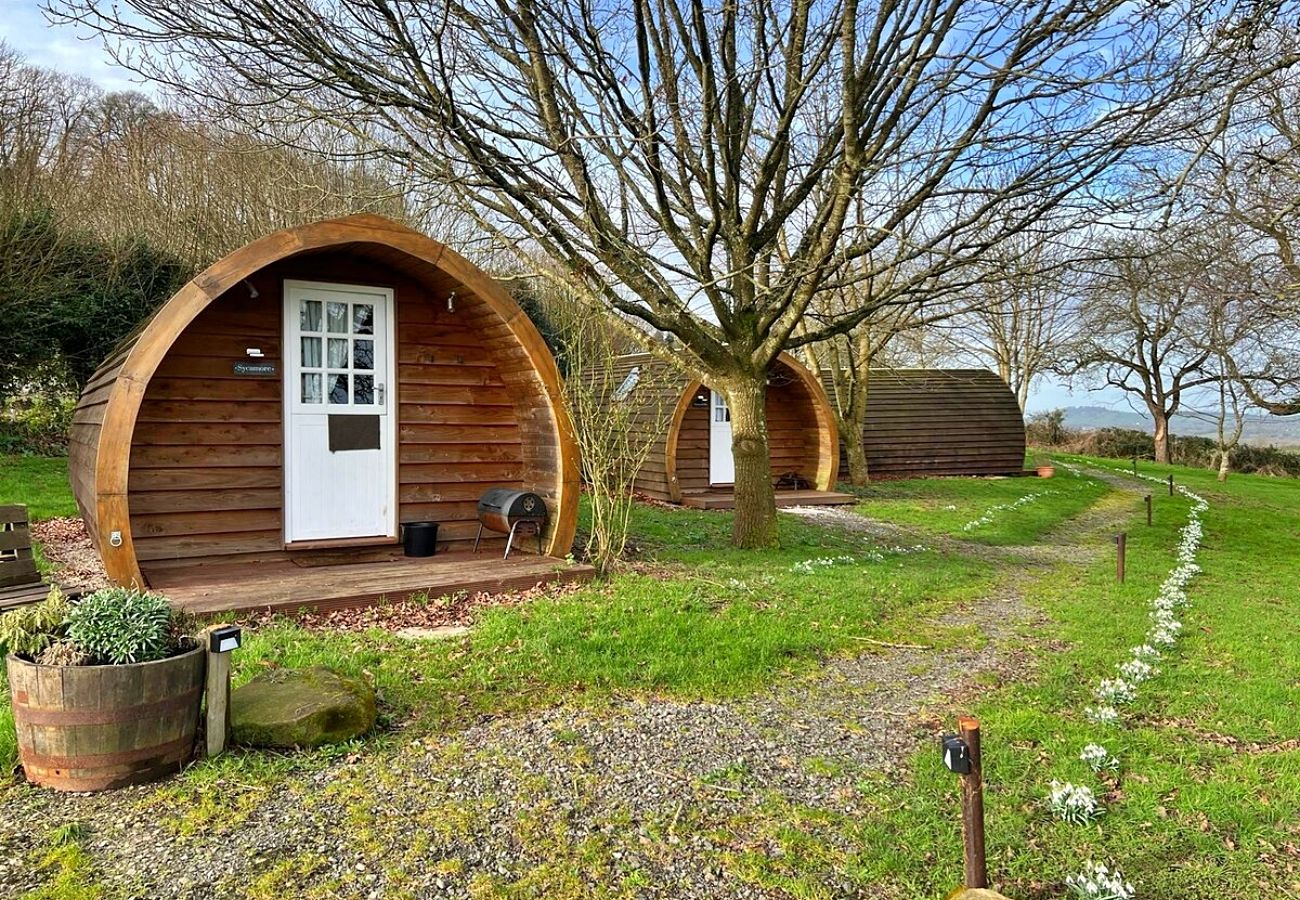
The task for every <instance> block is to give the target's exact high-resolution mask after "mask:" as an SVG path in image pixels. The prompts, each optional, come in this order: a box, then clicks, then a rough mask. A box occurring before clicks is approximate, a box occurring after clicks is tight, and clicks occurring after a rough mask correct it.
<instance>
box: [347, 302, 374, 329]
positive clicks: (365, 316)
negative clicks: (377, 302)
mask: <svg viewBox="0 0 1300 900" xmlns="http://www.w3.org/2000/svg"><path fill="white" fill-rule="evenodd" d="M352 332H353V333H354V334H374V333H375V308H374V306H373V305H371V304H369V303H354V304H352Z"/></svg>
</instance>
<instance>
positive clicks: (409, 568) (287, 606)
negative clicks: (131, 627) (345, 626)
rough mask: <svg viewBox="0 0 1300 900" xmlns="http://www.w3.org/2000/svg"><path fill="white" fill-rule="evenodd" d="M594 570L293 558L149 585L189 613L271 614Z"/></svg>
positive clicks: (198, 569)
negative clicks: (325, 561) (298, 560)
mask: <svg viewBox="0 0 1300 900" xmlns="http://www.w3.org/2000/svg"><path fill="white" fill-rule="evenodd" d="M593 572H594V569H592V567H591V566H583V565H571V564H569V563H566V562H564V561H563V560H558V559H553V558H551V557H549V556H535V555H533V554H526V553H512V554H511V555H510V558H509V559H502V558H501V556H500V554H499V553H478V554H474V553H443V554H439V555H437V556H431V557H427V558H419V559H409V558H407V557H404V556H402V555H401V554H400V551H396V552H394V553H393V554H392V555H391V556H389V557H387V558H382V559H373V558H371V559H367V560H366V561H364V562H355V561H350V560H340V562H339V563H338V564H334V565H329V564H313V565H310V566H302V565H299V564H296V563H294V562H293V561H291V560H284V559H278V560H264V561H260V562H240V563H225V564H222V563H209V564H206V565H202V566H192V567H185V568H172V569H162V570H155V571H153V572H152V573H151V574H150V576H149V582H150V587H151V588H152V589H154V590H156V591H160V592H161V593H164V594H166V595H167V596H168V597H169V598H171V600H172V602H174V603H175V604H176V605H177V606H180V607H181V608H183V609H186V610H188V611H190V612H194V613H220V612H240V611H248V610H262V609H274V610H277V611H284V612H291V611H293V610H297V609H303V608H311V609H317V610H322V611H323V610H330V609H342V608H344V607H350V606H366V605H369V604H372V603H377V602H379V601H381V600H385V599H386V600H404V599H406V598H408V597H410V596H411V595H413V594H420V593H427V594H428V595H429V596H430V597H440V596H444V595H447V594H455V593H458V592H460V591H467V592H470V593H475V592H479V591H488V592H496V591H509V590H522V589H525V588H531V587H534V586H535V585H538V584H547V583H551V582H572V581H585V580H587V579H588V578H590V577H591V576H592V573H593Z"/></svg>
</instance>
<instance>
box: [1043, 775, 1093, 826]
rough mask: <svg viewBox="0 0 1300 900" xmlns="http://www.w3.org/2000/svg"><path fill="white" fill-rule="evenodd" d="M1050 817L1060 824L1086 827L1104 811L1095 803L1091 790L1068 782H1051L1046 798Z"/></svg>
mask: <svg viewBox="0 0 1300 900" xmlns="http://www.w3.org/2000/svg"><path fill="white" fill-rule="evenodd" d="M1047 802H1048V805H1049V806H1050V807H1051V809H1052V815H1054V816H1056V817H1057V818H1058V819H1060V820H1061V821H1062V822H1071V823H1073V824H1075V825H1086V824H1087V823H1088V822H1091V821H1092V820H1093V819H1095V818H1097V817H1098V816H1100V815H1101V814H1102V813H1103V812H1105V810H1103V809H1102V808H1101V805H1100V804H1098V803H1097V798H1096V796H1095V795H1094V794H1093V793H1092V788H1090V787H1085V786H1083V785H1078V784H1071V783H1070V782H1068V781H1066V782H1060V781H1053V782H1052V792H1051V793H1050V794H1049V795H1048V797H1047Z"/></svg>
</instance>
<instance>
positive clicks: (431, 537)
mask: <svg viewBox="0 0 1300 900" xmlns="http://www.w3.org/2000/svg"><path fill="white" fill-rule="evenodd" d="M402 551H403V552H404V553H405V554H406V555H407V556H433V554H434V553H436V552H437V551H438V523H437V522H406V523H404V524H403V525H402Z"/></svg>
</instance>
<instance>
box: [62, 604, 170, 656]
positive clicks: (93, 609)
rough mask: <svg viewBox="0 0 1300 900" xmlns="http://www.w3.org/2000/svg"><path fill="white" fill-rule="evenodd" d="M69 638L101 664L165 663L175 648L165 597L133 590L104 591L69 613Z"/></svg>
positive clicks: (75, 606) (168, 605)
mask: <svg viewBox="0 0 1300 900" xmlns="http://www.w3.org/2000/svg"><path fill="white" fill-rule="evenodd" d="M68 638H69V639H70V640H72V642H73V643H75V644H76V645H77V646H78V647H80V648H81V649H82V650H84V651H86V652H87V653H89V654H90V655H91V656H92V657H93V658H94V659H95V660H97V661H99V662H107V663H111V664H113V665H123V664H126V663H139V662H151V661H152V660H155V659H162V658H164V657H166V656H167V655H168V654H170V653H171V652H172V650H173V649H174V648H175V646H176V642H175V639H174V637H173V634H172V609H171V605H170V604H169V603H168V602H167V598H166V597H162V596H160V595H158V594H150V593H147V592H145V591H140V590H136V589H134V588H105V589H104V590H101V591H95V593H93V594H91V595H89V596H88V597H85V598H83V599H82V600H81V601H80V602H79V603H77V604H76V605H74V606H73V607H72V609H71V611H70V612H69V613H68Z"/></svg>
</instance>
